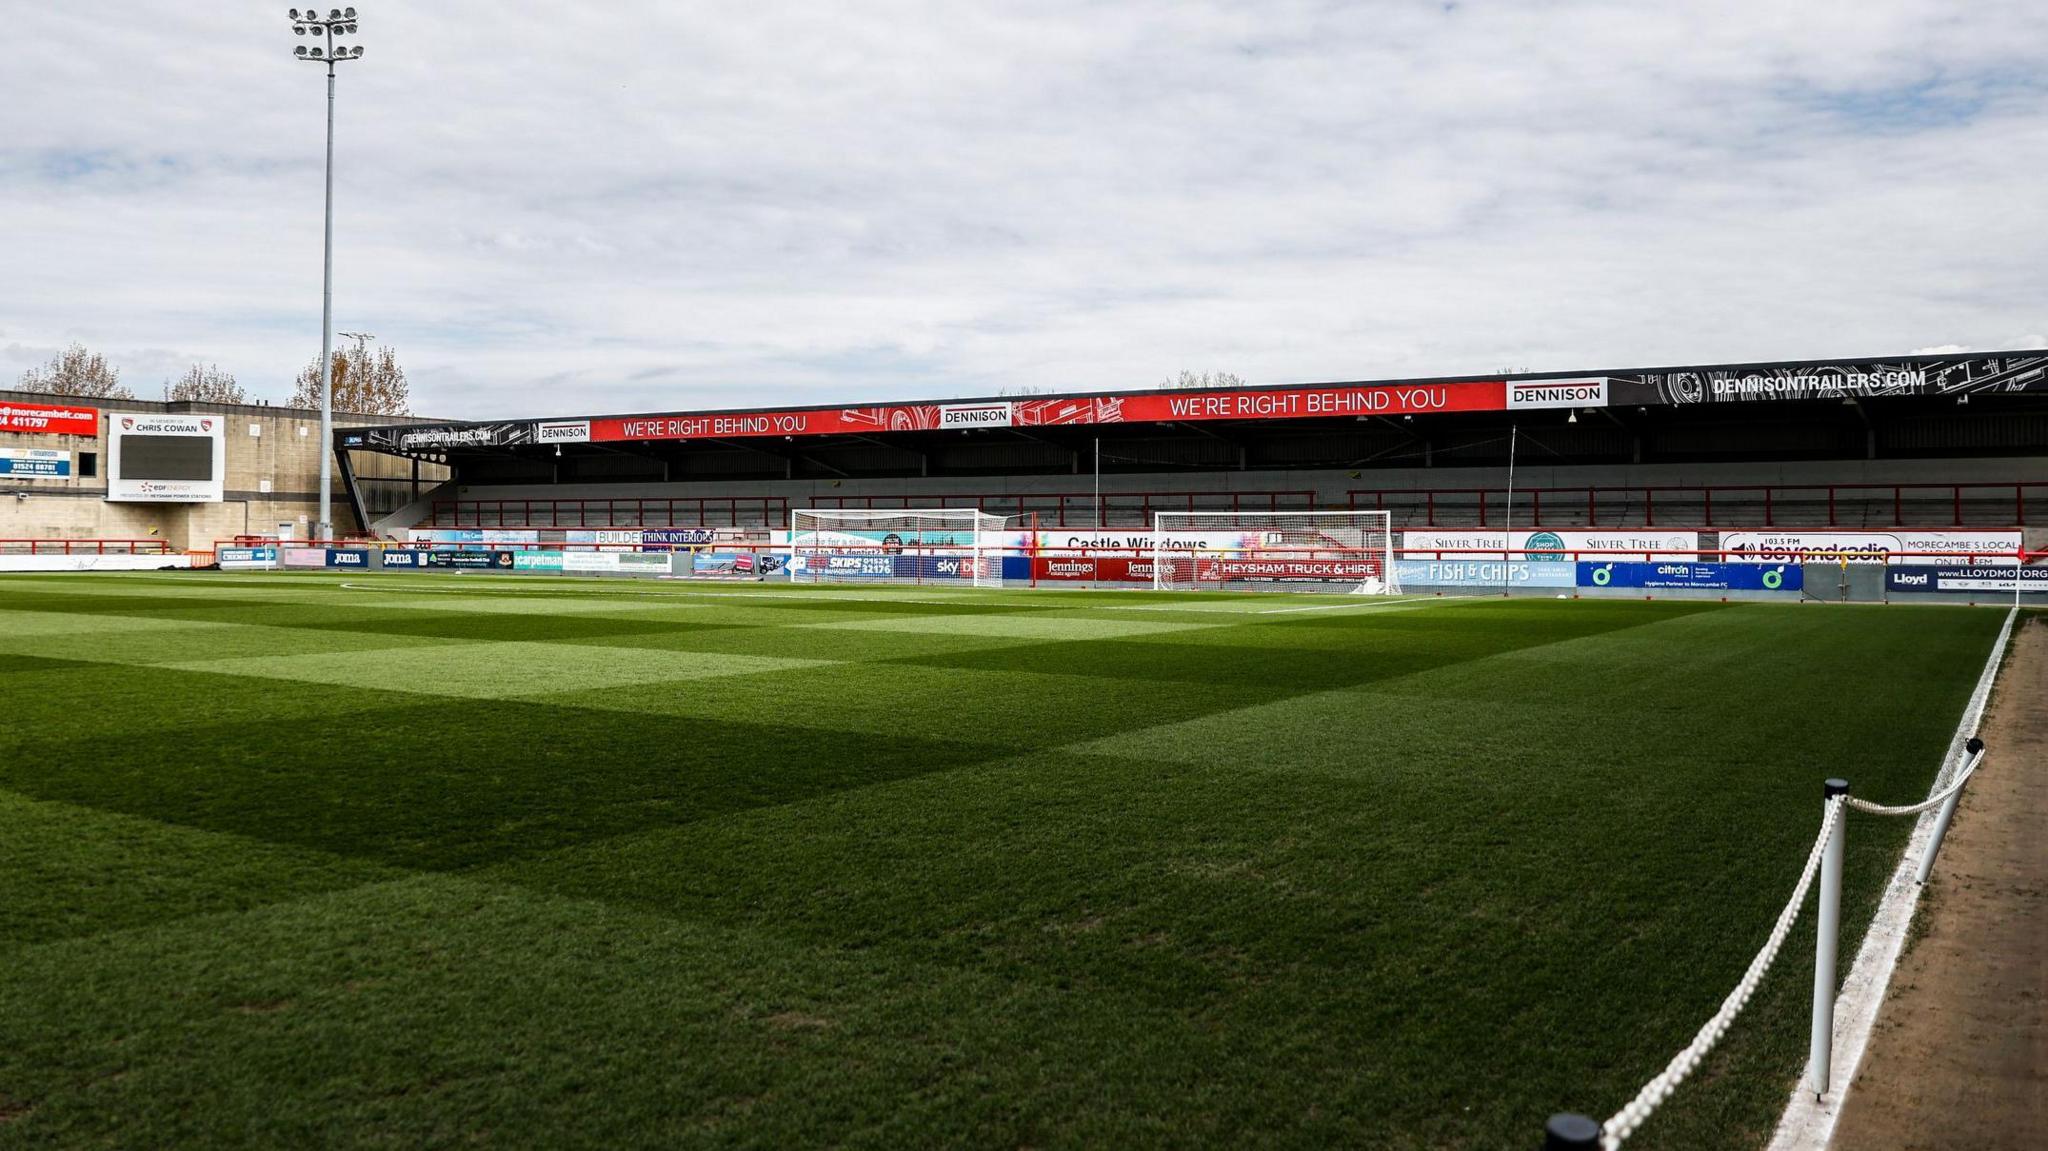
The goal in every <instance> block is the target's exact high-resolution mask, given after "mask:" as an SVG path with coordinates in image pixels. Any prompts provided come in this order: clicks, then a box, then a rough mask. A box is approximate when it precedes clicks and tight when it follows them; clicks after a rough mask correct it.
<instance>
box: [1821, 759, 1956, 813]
mask: <svg viewBox="0 0 2048 1151" xmlns="http://www.w3.org/2000/svg"><path fill="white" fill-rule="evenodd" d="M1983 762H1984V752H1983V749H1982V748H1979V749H1978V750H1977V752H1976V754H1974V755H1972V756H1971V757H1970V762H1969V763H1967V764H1965V765H1964V766H1963V770H1962V771H1961V772H1960V773H1958V774H1957V775H1956V777H1955V780H1954V781H1953V782H1951V783H1950V784H1949V785H1948V786H1947V787H1944V788H1942V789H1941V790H1940V791H1937V792H1935V793H1934V794H1933V795H1930V796H1928V797H1927V798H1926V799H1923V800H1921V801H1920V802H1918V803H1908V804H1905V805H1903V806H1899V807H1886V806H1885V805H1884V804H1881V803H1872V802H1870V801H1869V800H1867V799H1858V798H1856V797H1855V796H1853V795H1852V796H1849V797H1848V799H1849V806H1850V807H1853V808H1855V809H1856V810H1858V811H1865V812H1869V813H1870V814H1871V815H1918V814H1920V813H1921V812H1923V811H1933V810H1934V809H1935V808H1937V807H1940V806H1941V805H1942V804H1944V803H1947V802H1948V797H1949V796H1951V795H1954V794H1955V793H1956V792H1958V791H1961V790H1962V789H1963V785H1964V784H1966V783H1968V782H1970V776H1972V775H1974V774H1975V773H1976V771H1977V765H1978V764H1980V763H1983Z"/></svg>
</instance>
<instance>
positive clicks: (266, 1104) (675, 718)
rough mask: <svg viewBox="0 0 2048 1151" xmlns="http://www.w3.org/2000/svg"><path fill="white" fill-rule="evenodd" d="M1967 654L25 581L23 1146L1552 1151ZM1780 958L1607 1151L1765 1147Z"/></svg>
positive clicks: (342, 582)
mask: <svg viewBox="0 0 2048 1151" xmlns="http://www.w3.org/2000/svg"><path fill="white" fill-rule="evenodd" d="M2001 616H2002V613H2000V612H1996V611H1989V610H1985V611H1972V610H1967V609H1959V608H1942V607H1924V608H1923V607H1888V608H1886V607H1871V608H1854V607H1823V606H1803V607H1800V606H1785V605H1761V604H1751V605H1731V604H1721V603H1708V602H1697V603H1686V602H1656V603H1647V602H1629V601H1576V602H1557V601H1550V600H1499V599H1473V600H1423V599H1417V600H1390V599H1368V598H1366V597H1345V598H1342V599H1339V598H1338V597H1328V596H1325V597H1315V596H1287V595H1270V596H1267V595H1260V596H1249V595H1229V596H1224V595H1191V594H1183V595H1153V594H1150V593H1129V592H1121V593H1077V592H1036V593H1034V592H1028V591H1018V592H981V593H976V592H968V591H935V590H930V589H915V588H903V589H886V588H861V589H823V590H810V589H783V588H775V587H770V586H763V585H742V586H729V587H704V586H695V585H671V584H653V583H631V584H628V583H596V582H589V581H569V580H564V579H560V578H552V579H516V578H492V577H469V576H454V575H437V576H400V575H392V576H358V577H354V578H340V577H330V576H325V575H267V574H250V575H225V574H207V573H190V574H170V573H166V574H149V575H134V576H120V575H96V576H82V577H0V701H4V709H5V711H4V717H5V718H4V724H0V1147H45V1146H52V1147H54V1146H79V1145H95V1146H97V1145H110V1146H159V1147H161V1146H174V1145H207V1146H250V1147H280V1146H305V1145H323V1146H337V1147H355V1146H403V1147H439V1146H451V1147H452V1146H474V1145H484V1146H497V1147H522V1148H523V1147H542V1146H550V1147H551V1146H588V1147H692V1146H704V1147H711V1146H717V1147H759V1148H788V1147H796V1146H840V1147H860V1148H904V1147H927V1146H945V1147H954V1146H971V1147H1004V1148H1020V1147H1033V1148H1052V1147H1120V1148H1121V1147H1188V1146H1195V1145H1211V1146H1230V1147H1329V1146H1358V1147H1367V1146H1369V1147H1385V1148H1411V1147H1413V1148H1420V1147H1473V1148H1477V1147H1511V1146H1534V1145H1535V1144H1536V1143H1537V1142H1539V1140H1540V1132H1541V1125H1542V1121H1543V1118H1544V1117H1545V1116H1546V1115H1548V1114H1549V1113H1551V1112H1553V1111H1558V1110H1583V1111H1587V1112H1590V1113H1593V1114H1595V1115H1603V1116H1604V1115H1606V1114H1608V1113H1609V1112H1611V1111H1612V1110H1613V1109H1614V1108H1615V1107H1618V1106H1619V1105H1620V1104H1621V1103H1623V1102H1625V1101H1626V1100H1627V1099H1628V1098H1629V1097H1630V1096H1632V1095H1633V1094H1634V1093H1635V1091H1636V1090H1637V1088H1639V1087H1640V1086H1641V1085H1642V1083H1643V1081H1644V1080H1646V1079H1647V1078H1649V1077H1650V1076H1651V1075H1652V1074H1654V1073H1656V1072H1657V1071H1659V1070H1661V1069H1662V1067H1663V1066H1664V1063H1665V1062H1666V1060H1668V1059H1669V1058H1670V1056H1671V1055H1672V1053H1673V1052H1674V1051H1676V1050H1677V1049H1678V1048H1679V1047H1680V1046H1682V1045H1683V1044H1684V1043H1685V1042H1686V1041H1688V1040H1689V1039H1690V1038H1691V1037H1692V1034H1693V1031H1694V1030H1695V1029H1696V1028H1697V1027H1698V1026H1699V1025H1700V1024H1701V1023H1702V1022H1703V1021H1704V1020H1705V1019H1706V1018H1707V1017H1708V1016H1709V1015H1711V1014H1712V1013H1713V1011H1714V1009H1715V1008H1716V1007H1717V1006H1718V1005H1719V1003H1720V1001H1721V999H1722V997H1723V996H1725V995H1726V994H1727V993H1728V991H1729V989H1730V988H1731V987H1732V986H1734V984H1735V981H1736V979H1737V978H1738V977H1739V976H1740V975H1741V973H1742V969H1743V967H1744V966H1745V965H1746V964H1747V963H1748V961H1749V959H1750V957H1751V956H1752V955H1753V954H1754V953H1755V951H1756V949H1757V947H1758V945H1759V944H1760V943H1761V942H1762V940H1763V938H1764V936H1765V935H1766V934H1767V932H1768V931H1769V928H1770V923H1771V920H1772V918H1773V917H1774V916H1775V915H1776V913H1777V911H1778V909H1779V907H1780V906H1781V904H1782V903H1783V901H1784V899H1785V898H1786V896H1787V894H1788V893H1789V891H1790V889H1791V884H1792V882H1793V880H1794V879H1795V878H1796V876H1797V874H1798V870H1799V867H1800V864H1801V863H1802V862H1803V861H1804V859H1805V856H1806V853H1807V850H1808V848H1809V846H1810V845H1811V843H1812V841H1813V836H1814V833H1815V831H1816V829H1817V827H1818V824H1819V818H1820V814H1821V792H1820V783H1821V780H1822V778H1823V777H1825V776H1830V775H1842V776H1846V777H1848V778H1849V779H1850V780H1851V781H1852V783H1853V784H1854V785H1855V788H1856V791H1857V793H1858V794H1861V795H1866V796H1869V797H1871V798H1873V799H1879V800H1882V801H1885V802H1893V803H1898V802H1906V801H1909V800H1912V799H1916V798H1918V797H1920V796H1921V795H1924V794H1925V793H1926V791H1927V788H1928V785H1929V783H1930V781H1931V780H1932V779H1933V777H1934V774H1935V772H1936V770H1937V768H1938V767H1939V765H1940V761H1941V757H1942V754H1943V751H1944V749H1945V747H1946V745H1947V743H1948V741H1949V738H1950V736H1951V735H1952V733H1953V731H1954V729H1955V726H1956V723H1957V720H1958V718H1959V717H1960V714H1961V712H1962V710H1963V707H1964V703H1965V700H1966V699H1967V698H1968V696H1969V694H1970V691H1971V688H1972V687H1973V685H1974V683H1975V681H1976V679H1977V677H1978V674H1979V672H1980V671H1981V670H1982V668H1983V664H1984V661H1985V658H1986V656H1987V654H1988V653H1989V651H1990V648H1991V644H1992V642H1993V639H1994V636H1995V635H1996V633H1997V631H1998V628H1999V625H2000V623H2001ZM1909 830H1910V821H1906V820H1864V821H1861V822H1858V823H1857V824H1856V825H1855V826H1854V829H1853V832H1852V833H1851V835H1850V837H1849V840H1848V844H1849V856H1848V866H1847V871H1846V880H1845V886H1844V932H1845V937H1844V941H1843V947H1842V952H1843V955H1844V956H1845V962H1846V957H1847V956H1851V955H1853V954H1854V952H1855V943H1856V941H1857V940H1858V939H1859V938H1860V937H1861V934H1862V930H1863V926H1864V923H1865V922H1866V921H1867V919H1868V918H1869V916H1870V914H1871V911H1872V909H1873V907H1874V906H1875V904H1876V901H1877V898H1878V896H1879V894H1880V893H1881V891H1880V889H1881V888H1882V886H1883V882H1884V878H1885V876H1886V875H1887V874H1888V873H1889V871H1890V869H1891V868H1892V866H1893V865H1894V864H1895V863H1896V861H1897V859H1898V856H1899V853H1900V850H1901V847H1902V845H1903V843H1904V841H1905V837H1906V835H1907V833H1908V831H1909ZM1811 955H1812V944H1811V916H1810V914H1809V915H1808V916H1807V917H1805V918H1803V919H1802V921H1801V927H1800V932H1799V933H1796V934H1795V935H1794V937H1793V940H1792V941H1791V942H1790V943H1789V944H1788V945H1787V950H1786V952H1785V955H1784V958H1782V959H1781V960H1780V963H1779V966H1778V968H1777V969H1776V970H1775V971H1774V972H1773V973H1772V975H1771V976H1770V978H1769V979H1768V980H1767V982H1766V983H1765V985H1764V987H1763V989H1762V992H1761V993H1760V996H1759V998H1758V1000H1757V1001H1756V1002H1754V1003H1753V1004H1752V1005H1751V1007H1750V1009H1749V1010H1748V1012H1747V1013H1746V1014H1745V1015H1744V1016H1743V1018H1742V1019H1741V1021H1740V1022H1739V1023H1738V1024H1737V1026H1736V1028H1735V1030H1734V1031H1733V1032H1732V1033H1731V1035H1730V1037H1729V1039H1728V1041H1727V1042H1726V1043H1725V1044H1724V1045H1723V1046H1722V1047H1721V1048H1720V1049H1719V1050H1718V1051H1716V1053H1715V1054H1714V1055H1713V1057H1712V1058H1711V1059H1710V1061H1709V1062H1708V1064H1707V1065H1706V1066H1705V1067H1703V1068H1702V1069H1701V1071H1700V1073H1699V1074H1698V1075H1697V1076H1696V1078H1695V1080H1694V1081H1693V1082H1691V1083H1688V1084H1687V1085H1686V1086H1685V1087H1684V1088H1683V1089H1682V1090H1681V1091H1680V1092H1679V1094H1678V1095H1677V1096H1676V1097H1675V1098H1674V1099H1673V1101H1672V1102H1671V1103H1670V1104H1669V1105H1668V1106H1667V1107H1666V1109H1665V1110H1663V1111H1660V1112H1659V1113H1658V1114H1657V1115H1656V1116H1655V1117H1654V1118H1653V1119H1652V1120H1651V1121H1650V1122H1649V1124H1648V1125H1647V1126H1646V1127H1645V1128H1644V1129H1643V1131H1642V1132H1641V1133H1640V1134H1639V1135H1638V1136H1637V1137H1636V1138H1635V1139H1634V1140H1632V1141H1631V1142H1630V1144H1629V1146H1630V1147H1631V1148H1636V1147H1645V1148H1649V1147H1663V1148H1677V1147H1723V1146H1726V1147H1744V1146H1755V1145H1758V1144H1759V1143H1760V1142H1761V1141H1762V1140H1763V1139H1764V1138H1766V1137H1767V1136H1768V1133H1769V1131H1770V1129H1771V1126H1772V1124H1773V1122H1774V1121H1775V1119H1776V1116H1777V1114H1778V1111H1779V1110H1780V1108H1781V1107H1782V1105H1783V1103H1784V1100H1785V1097H1786V1095H1787V1094H1788V1093H1789V1091H1790V1090H1791V1087H1792V1084H1793V1082H1794V1079H1795V1078H1796V1076H1797V1074H1798V1071H1799V1068H1800V1066H1801V1063H1802V1061H1803V1058H1804V1053H1805V1042H1806V1035H1807V1031H1806V1026H1807V1014H1806V1013H1807V996H1808V994H1809V991H1810V986H1811V984H1810V980H1811V959H1810V956H1811Z"/></svg>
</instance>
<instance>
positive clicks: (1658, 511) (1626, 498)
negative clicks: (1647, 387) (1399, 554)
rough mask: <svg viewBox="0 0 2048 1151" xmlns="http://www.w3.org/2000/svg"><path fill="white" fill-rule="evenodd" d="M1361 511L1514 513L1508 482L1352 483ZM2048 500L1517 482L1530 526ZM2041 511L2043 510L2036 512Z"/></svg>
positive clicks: (1984, 507)
mask: <svg viewBox="0 0 2048 1151" xmlns="http://www.w3.org/2000/svg"><path fill="white" fill-rule="evenodd" d="M1345 498H1346V500H1347V502H1348V506H1350V507H1352V508H1354V509H1364V510H1383V511H1390V512H1393V513H1394V515H1395V519H1396V521H1397V525H1396V526H1410V527H1437V526H1448V527H1471V526H1477V527H1488V526H1491V525H1492V524H1494V523H1496V522H1501V523H1504V522H1506V521H1507V519H1508V517H1507V515H1506V512H1507V510H1508V502H1507V495H1506V493H1505V492H1504V491H1503V490H1502V489H1501V488H1498V487H1496V488H1428V489H1413V488H1353V489H1351V490H1349V491H1347V492H1346V493H1345ZM2029 504H2031V505H2032V506H2033V507H2035V508H2036V509H2039V508H2041V507H2043V506H2048V480H2038V481H2035V480H2017V481H2012V480H2008V481H1984V482H1972V483H1910V484H1906V483H1901V484H1874V483H1854V484H1646V485H1637V486H1628V487H1603V486H1597V485H1588V486H1583V487H1539V488H1517V489H1516V490H1515V493H1514V509H1513V510H1514V516H1513V519H1514V522H1515V524H1516V526H1518V527H1522V526H1526V527H1544V526H1546V525H1548V526H1551V527H1638V526H1639V527H1655V526H1657V519H1658V517H1659V516H1660V515H1661V516H1662V517H1663V518H1664V521H1665V522H1666V523H1670V524H1675V525H1677V526H1681V527H1704V528H1714V527H1830V528H1837V527H1840V528H1871V527H1918V528H1933V527H2024V526H2026V522H2027V508H2028V505H2029ZM2039 518H2040V516H2039V512H2038V510H2037V511H2036V519H2037V520H2038V519H2039Z"/></svg>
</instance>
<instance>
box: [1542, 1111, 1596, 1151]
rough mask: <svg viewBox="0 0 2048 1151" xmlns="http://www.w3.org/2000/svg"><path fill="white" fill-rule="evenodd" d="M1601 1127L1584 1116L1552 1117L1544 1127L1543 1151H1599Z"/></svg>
mask: <svg viewBox="0 0 2048 1151" xmlns="http://www.w3.org/2000/svg"><path fill="white" fill-rule="evenodd" d="M1599 1147H1600V1125H1599V1124H1598V1123H1595V1122H1594V1121H1593V1120H1591V1119H1589V1118H1587V1117H1586V1116H1584V1115H1573V1114H1571V1113H1569V1112H1567V1113H1565V1114H1562V1115H1552V1116H1551V1117H1550V1122H1548V1123H1545V1124H1544V1125H1543V1151H1599Z"/></svg>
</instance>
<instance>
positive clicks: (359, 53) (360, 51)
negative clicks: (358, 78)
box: [354, 45, 363, 60]
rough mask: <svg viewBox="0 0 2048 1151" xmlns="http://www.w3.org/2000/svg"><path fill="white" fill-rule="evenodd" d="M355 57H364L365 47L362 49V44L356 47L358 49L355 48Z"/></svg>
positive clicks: (358, 58)
mask: <svg viewBox="0 0 2048 1151" xmlns="http://www.w3.org/2000/svg"><path fill="white" fill-rule="evenodd" d="M354 58H355V59H357V60H360V59H362V58H363V49H362V46H361V45H358V46H357V47H356V50H355V55H354Z"/></svg>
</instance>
